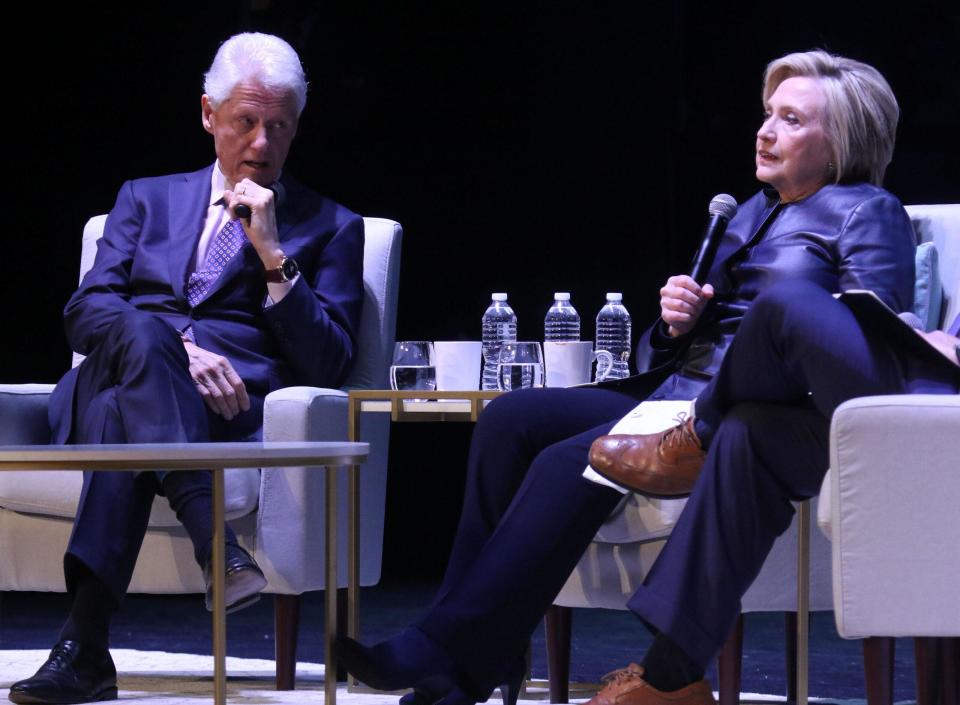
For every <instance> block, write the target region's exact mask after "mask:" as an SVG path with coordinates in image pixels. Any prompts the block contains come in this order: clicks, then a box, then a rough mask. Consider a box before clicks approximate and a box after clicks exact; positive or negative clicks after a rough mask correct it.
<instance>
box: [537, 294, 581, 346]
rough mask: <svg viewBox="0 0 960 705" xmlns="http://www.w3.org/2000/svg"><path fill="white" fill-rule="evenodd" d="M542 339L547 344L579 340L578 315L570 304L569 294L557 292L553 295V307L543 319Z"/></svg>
mask: <svg viewBox="0 0 960 705" xmlns="http://www.w3.org/2000/svg"><path fill="white" fill-rule="evenodd" d="M543 339H544V340H546V341H547V342H550V341H557V342H567V341H571V340H580V314H579V313H577V309H575V308H574V307H573V304H571V303H570V294H569V293H568V292H566V291H558V292H557V293H556V294H554V295H553V306H551V307H550V310H549V311H547V317H546V318H544V319H543Z"/></svg>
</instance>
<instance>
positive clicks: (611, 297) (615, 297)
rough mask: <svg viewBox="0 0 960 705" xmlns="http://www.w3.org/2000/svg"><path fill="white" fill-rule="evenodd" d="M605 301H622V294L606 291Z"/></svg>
mask: <svg viewBox="0 0 960 705" xmlns="http://www.w3.org/2000/svg"><path fill="white" fill-rule="evenodd" d="M607 301H623V294H621V293H620V292H619V291H608V292H607Z"/></svg>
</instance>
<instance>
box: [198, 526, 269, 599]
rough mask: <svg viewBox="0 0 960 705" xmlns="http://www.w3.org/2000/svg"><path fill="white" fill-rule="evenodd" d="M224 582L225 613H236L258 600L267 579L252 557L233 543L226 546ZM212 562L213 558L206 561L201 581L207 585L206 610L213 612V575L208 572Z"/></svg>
mask: <svg viewBox="0 0 960 705" xmlns="http://www.w3.org/2000/svg"><path fill="white" fill-rule="evenodd" d="M226 552H227V555H226V558H225V560H224V563H225V566H226V573H227V577H226V581H225V582H224V584H223V595H224V602H225V603H226V606H227V607H226V612H227V614H230V613H231V612H237V611H238V610H242V609H243V608H244V607H249V606H250V605H252V604H253V603H254V602H256V601H257V600H259V599H260V591H261V590H263V588H265V587H266V586H267V579H266V578H265V577H263V571H262V570H260V566H258V565H257V562H256V561H255V560H253V556H251V555H250V554H249V553H247V552H246V551H244V550H243V549H242V548H240V546H238V545H237V544H235V543H228V544H227V545H226ZM212 562H213V556H211V557H210V560H208V561H207V565H206V566H204V568H203V580H204V582H205V583H206V585H207V610H208V611H211V612H212V611H213V575H212V571H211V570H210V564H211V563H212Z"/></svg>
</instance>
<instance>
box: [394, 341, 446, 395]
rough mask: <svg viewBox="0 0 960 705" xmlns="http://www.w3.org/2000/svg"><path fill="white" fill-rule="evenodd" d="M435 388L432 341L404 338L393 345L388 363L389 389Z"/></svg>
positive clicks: (435, 370)
mask: <svg viewBox="0 0 960 705" xmlns="http://www.w3.org/2000/svg"><path fill="white" fill-rule="evenodd" d="M436 388H437V368H436V367H435V366H434V363H433V343H431V342H429V341H425V340H404V341H401V342H399V343H397V344H396V345H394V347H393V364H392V365H390V389H395V390H399V391H403V390H408V389H423V390H429V391H433V390H434V389H436Z"/></svg>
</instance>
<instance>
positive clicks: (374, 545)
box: [254, 387, 390, 594]
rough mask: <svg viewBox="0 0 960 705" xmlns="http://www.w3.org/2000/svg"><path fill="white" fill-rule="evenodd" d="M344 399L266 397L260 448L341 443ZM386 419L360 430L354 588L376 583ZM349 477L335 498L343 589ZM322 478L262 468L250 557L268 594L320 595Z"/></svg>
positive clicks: (282, 392)
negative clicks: (362, 446) (364, 445)
mask: <svg viewBox="0 0 960 705" xmlns="http://www.w3.org/2000/svg"><path fill="white" fill-rule="evenodd" d="M347 401H348V397H347V393H346V392H344V391H342V390H339V389H321V388H316V387H288V388H286V389H279V390H277V391H275V392H272V393H270V394H269V395H267V398H266V401H265V404H264V410H263V439H264V440H265V441H307V440H309V441H343V440H346V438H347ZM389 433H390V419H389V417H387V416H384V417H383V418H380V419H376V420H371V421H369V422H368V423H366V424H365V426H364V438H363V439H364V440H365V441H368V442H370V445H371V454H370V458H369V460H368V461H367V462H366V463H364V465H363V466H362V467H361V470H360V583H361V585H373V584H375V583H376V582H377V581H379V579H380V558H381V554H382V546H383V512H384V505H385V502H386V470H387V445H388V439H389ZM346 480H347V476H346V472H341V473H340V483H339V485H338V492H339V495H340V498H339V504H338V507H339V508H340V511H339V514H338V526H339V529H338V539H339V544H340V545H339V577H338V583H339V585H340V586H341V587H344V586H346V584H347V516H346V515H347V512H346V507H347V481H346ZM325 484H326V483H325V478H324V473H323V472H322V471H317V470H307V469H305V468H285V469H284V468H277V469H273V468H264V469H263V472H262V473H261V478H260V504H259V507H258V516H257V540H256V546H255V549H254V551H255V556H256V559H257V561H258V562H259V563H260V565H261V567H262V568H264V570H265V571H267V572H268V573H269V574H268V575H267V577H268V579H269V580H270V584H271V589H272V591H275V592H281V593H296V594H299V593H302V592H305V591H308V590H321V589H324V587H325V585H324V575H323V562H322V560H321V557H322V556H323V546H324V541H325V531H324V512H325V506H326V486H325Z"/></svg>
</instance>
